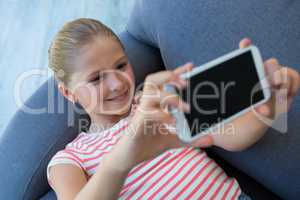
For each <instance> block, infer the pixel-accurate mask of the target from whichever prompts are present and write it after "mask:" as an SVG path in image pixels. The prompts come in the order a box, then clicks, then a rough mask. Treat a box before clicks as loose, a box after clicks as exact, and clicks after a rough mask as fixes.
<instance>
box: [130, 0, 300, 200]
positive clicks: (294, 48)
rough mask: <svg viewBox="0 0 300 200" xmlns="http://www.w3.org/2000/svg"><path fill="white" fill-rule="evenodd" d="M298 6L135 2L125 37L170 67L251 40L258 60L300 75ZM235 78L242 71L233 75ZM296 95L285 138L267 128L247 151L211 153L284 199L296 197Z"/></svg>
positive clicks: (299, 112)
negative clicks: (130, 36)
mask: <svg viewBox="0 0 300 200" xmlns="http://www.w3.org/2000/svg"><path fill="white" fill-rule="evenodd" d="M299 10H300V2H299V1H295V0H294V1H293V0H292V1H288V0H273V1H260V0H252V1H234V0H227V1H221V0H219V1H217V0H212V1H199V0H188V1H182V0H164V1H161V0H151V1H147V0H137V1H136V5H135V8H134V9H133V13H132V16H131V18H130V22H129V24H128V26H127V28H128V30H129V32H130V33H131V34H133V35H134V36H135V37H136V38H138V39H140V40H141V41H144V42H147V43H149V44H150V45H152V46H155V47H158V48H159V49H160V52H161V55H162V58H163V61H164V64H165V66H166V67H167V68H174V67H176V66H178V65H181V64H183V63H185V62H187V61H193V62H194V63H195V64H196V65H201V64H204V63H206V62H208V61H210V60H211V59H214V58H216V57H218V56H221V55H223V54H225V53H227V52H229V51H232V50H234V49H236V48H238V42H239V41H240V40H241V39H242V38H244V37H250V38H252V40H253V42H254V44H256V45H257V46H258V47H259V48H260V50H261V52H262V55H263V57H264V58H265V59H266V58H269V57H277V58H278V59H279V61H280V62H281V63H282V64H284V65H287V66H292V67H294V68H295V69H297V70H298V71H299V70H300V56H299V52H300V42H299V38H300V37H299V36H300V35H299V33H300V20H299V19H300V12H299ZM237 73H240V74H241V76H243V75H244V76H246V74H243V72H242V70H241V71H239V72H237ZM299 118H300V95H298V96H297V97H296V99H295V102H294V104H293V105H292V107H291V111H290V112H289V113H288V133H286V134H281V133H279V132H278V131H276V130H274V129H269V130H268V131H267V133H266V135H265V137H264V138H263V139H262V140H260V141H259V142H258V143H257V144H256V145H254V146H253V147H251V148H250V149H248V150H246V151H244V152H240V153H231V152H226V151H223V150H221V149H218V148H214V151H215V152H217V153H218V154H219V155H221V156H222V157H223V158H225V159H226V160H227V161H229V162H230V163H231V164H233V165H235V166H236V167H238V168H240V169H241V170H243V171H244V172H246V173H247V174H249V175H250V176H252V177H254V178H255V179H256V180H258V181H259V182H260V183H262V184H264V185H265V186H266V187H268V188H269V189H271V190H272V191H273V192H276V193H277V194H278V195H280V196H281V197H283V198H286V199H298V197H299V194H300V179H299V177H300V170H299V167H300V145H299V144H300V134H298V133H299V130H300V123H299V122H298V121H299V120H298V119H299Z"/></svg>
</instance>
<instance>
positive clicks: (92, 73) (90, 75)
mask: <svg viewBox="0 0 300 200" xmlns="http://www.w3.org/2000/svg"><path fill="white" fill-rule="evenodd" d="M124 58H126V55H124V56H122V57H120V58H118V59H117V61H115V62H114V64H113V66H115V65H116V64H117V63H118V62H120V60H122V59H124ZM100 71H101V70H97V71H94V72H91V73H90V74H89V75H88V76H87V79H91V78H93V76H94V75H95V74H98V73H99V72H100Z"/></svg>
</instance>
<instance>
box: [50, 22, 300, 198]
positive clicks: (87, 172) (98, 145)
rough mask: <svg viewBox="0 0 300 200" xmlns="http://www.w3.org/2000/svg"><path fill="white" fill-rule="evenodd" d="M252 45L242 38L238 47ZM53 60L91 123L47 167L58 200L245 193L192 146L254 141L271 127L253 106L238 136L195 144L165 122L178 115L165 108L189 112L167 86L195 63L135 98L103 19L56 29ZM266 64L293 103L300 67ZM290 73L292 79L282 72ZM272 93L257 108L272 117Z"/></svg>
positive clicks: (66, 90) (150, 81)
mask: <svg viewBox="0 0 300 200" xmlns="http://www.w3.org/2000/svg"><path fill="white" fill-rule="evenodd" d="M250 44H251V41H250V40H249V39H244V40H242V41H241V43H240V47H246V46H248V45H250ZM49 65H50V67H51V69H52V70H53V71H54V74H55V77H56V79H57V81H58V83H59V84H58V89H59V91H60V92H61V93H62V94H63V95H64V96H65V97H66V98H67V99H68V100H70V101H71V102H73V103H75V102H78V103H80V104H81V106H82V107H83V108H84V109H85V111H86V112H87V113H88V114H89V116H90V119H91V122H92V125H91V128H90V130H89V131H88V132H82V133H80V134H79V135H78V137H77V138H75V139H74V141H72V142H71V143H69V144H68V145H67V146H66V147H65V149H63V150H61V151H59V152H57V154H56V155H55V156H54V157H53V158H52V159H51V161H50V163H49V165H48V168H47V177H48V181H49V184H50V185H51V187H52V188H53V189H54V191H55V192H56V194H57V197H58V199H62V200H68V199H84V200H86V199H88V200H92V199H116V198H120V199H178V198H179V199H191V198H193V199H194V198H197V199H204V198H205V199H206V198H209V199H239V198H240V199H242V198H247V197H246V196H245V195H243V194H242V192H241V189H240V187H239V184H238V182H237V181H236V180H235V179H232V178H229V177H227V175H226V174H225V173H224V171H223V170H222V169H221V168H220V167H219V166H218V165H217V164H216V163H215V162H214V161H213V160H211V159H210V158H209V157H208V156H207V155H206V154H205V152H204V151H203V150H201V149H199V148H197V149H196V148H193V147H192V146H194V147H206V146H210V145H216V146H219V147H222V148H224V149H227V150H231V151H237V150H242V149H245V148H247V147H249V146H250V145H252V144H253V143H255V142H256V141H257V140H258V139H259V138H261V137H262V136H263V134H264V132H265V130H266V129H267V126H266V125H265V124H264V123H263V122H261V121H259V120H258V119H257V118H256V117H255V116H254V114H253V113H252V112H249V113H247V114H245V115H244V116H242V117H240V118H238V119H236V120H234V121H233V122H232V124H231V126H230V127H231V128H232V127H233V128H234V129H233V130H234V132H233V134H223V132H218V133H215V132H214V133H212V134H211V135H209V136H206V137H204V138H202V139H200V140H199V141H197V142H196V143H194V144H192V146H188V145H185V144H182V143H181V142H180V141H179V140H178V138H177V136H176V134H172V130H170V129H169V128H168V126H167V125H170V124H173V123H174V122H175V120H174V119H173V118H172V116H171V115H170V114H169V113H168V112H167V111H166V110H165V109H164V108H166V107H167V106H175V107H177V108H178V109H180V110H182V111H184V112H187V111H189V105H187V104H186V103H185V102H183V101H182V100H181V99H180V98H179V97H178V96H175V95H172V94H169V93H167V92H165V91H163V90H162V89H161V88H162V86H163V84H166V83H170V84H174V85H175V86H176V87H178V89H182V88H183V87H185V86H186V84H187V83H186V82H185V81H184V80H182V79H180V78H179V75H180V74H182V73H184V72H187V71H189V70H191V68H192V64H190V63H188V64H185V65H183V66H181V67H178V68H177V69H175V70H173V71H162V72H157V73H154V74H150V75H148V76H147V77H146V79H145V82H144V87H143V90H142V92H141V93H140V96H138V95H136V96H135V97H134V93H135V85H134V83H135V77H134V74H133V70H132V67H131V65H130V63H129V61H128V58H127V56H126V54H125V52H124V48H123V46H122V44H121V42H120V40H119V39H118V37H117V36H116V35H115V34H114V33H113V32H112V31H111V30H110V29H109V28H108V27H106V26H105V25H103V24H102V23H100V22H99V21H96V20H92V19H78V20H75V21H72V22H69V23H67V24H66V25H64V26H63V28H62V29H61V30H60V31H59V33H58V34H57V35H56V37H55V39H54V41H53V42H52V45H51V47H50V49H49ZM265 65H266V69H267V70H268V71H269V72H270V71H271V72H274V71H276V73H272V74H271V73H270V75H272V76H271V79H270V83H271V85H272V86H273V88H276V90H275V92H273V97H274V96H276V95H277V94H278V95H283V93H282V92H280V91H281V90H280V88H281V89H282V88H285V89H287V90H288V99H287V101H288V103H289V105H290V103H291V100H292V98H293V97H294V95H295V94H296V92H297V90H298V88H299V75H298V73H297V72H295V71H294V70H292V69H290V68H280V65H279V63H278V62H277V60H276V59H270V60H268V61H266V63H265ZM283 69H285V70H283ZM284 71H285V72H287V79H283V78H282V77H283V72H284ZM273 74H274V75H273ZM284 80H285V81H284ZM274 99H275V98H272V99H271V100H270V101H269V102H267V103H266V104H264V105H262V106H260V107H258V108H257V112H259V113H260V114H263V115H265V116H272V115H274V113H273V112H272V111H273V109H271V108H272V107H273V105H275V104H274ZM226 126H227V127H229V124H228V125H226ZM95 127H96V128H95ZM92 128H93V130H92ZM94 128H95V129H94ZM225 131H226V129H225Z"/></svg>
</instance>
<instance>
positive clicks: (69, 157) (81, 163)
mask: <svg viewBox="0 0 300 200" xmlns="http://www.w3.org/2000/svg"><path fill="white" fill-rule="evenodd" d="M132 110H133V111H134V109H132ZM132 115H133V114H132ZM129 124H130V117H126V118H124V119H122V120H120V121H119V122H118V123H116V124H115V125H114V126H113V127H111V128H109V129H106V130H104V131H100V132H94V133H85V132H82V133H81V134H79V135H78V136H77V138H75V140H74V141H72V142H71V143H69V144H68V145H67V146H66V147H65V149H63V150H61V151H59V152H58V153H57V154H56V155H55V156H54V157H53V158H52V159H51V161H50V163H49V165H48V167H47V177H48V181H49V184H50V185H51V179H50V178H49V177H50V176H49V174H50V169H51V167H52V166H54V165H58V164H71V165H74V166H76V167H79V168H81V169H82V170H83V171H84V172H85V173H86V175H87V178H88V179H89V178H90V177H91V176H92V175H93V174H95V173H96V170H97V167H98V165H101V161H102V159H103V157H104V156H105V155H106V154H108V153H109V152H110V151H111V150H112V149H113V147H114V145H116V144H117V143H118V141H119V140H120V139H121V138H122V135H123V134H124V130H125V129H126V127H127V126H128V125H129ZM240 194H241V190H240V187H239V185H238V182H237V181H236V180H235V179H232V178H229V177H228V176H227V175H226V174H225V172H224V171H223V170H222V168H220V167H219V166H218V165H217V164H216V163H215V162H214V161H213V160H212V159H210V158H209V157H208V156H207V155H206V153H205V151H203V150H201V149H194V148H177V149H170V150H168V151H166V152H164V153H162V154H161V155H159V156H157V157H155V158H153V159H150V160H147V161H144V162H142V163H140V164H138V165H136V166H135V167H134V168H132V170H130V172H129V173H128V175H127V178H126V180H125V182H124V185H123V187H122V190H121V192H120V194H119V199H211V198H213V199H214V198H216V199H239V196H240Z"/></svg>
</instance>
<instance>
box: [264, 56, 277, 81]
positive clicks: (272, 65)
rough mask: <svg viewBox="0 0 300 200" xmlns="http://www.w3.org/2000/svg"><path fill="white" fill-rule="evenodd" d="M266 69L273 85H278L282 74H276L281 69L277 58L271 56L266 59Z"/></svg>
mask: <svg viewBox="0 0 300 200" xmlns="http://www.w3.org/2000/svg"><path fill="white" fill-rule="evenodd" d="M264 66H265V71H266V75H267V79H268V81H269V83H270V85H271V86H272V87H278V86H279V85H280V83H281V79H280V76H278V75H276V77H275V74H276V72H277V71H279V70H280V69H281V66H280V65H279V63H278V61H277V59H275V58H271V59H268V60H266V61H265V63H264Z"/></svg>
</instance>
